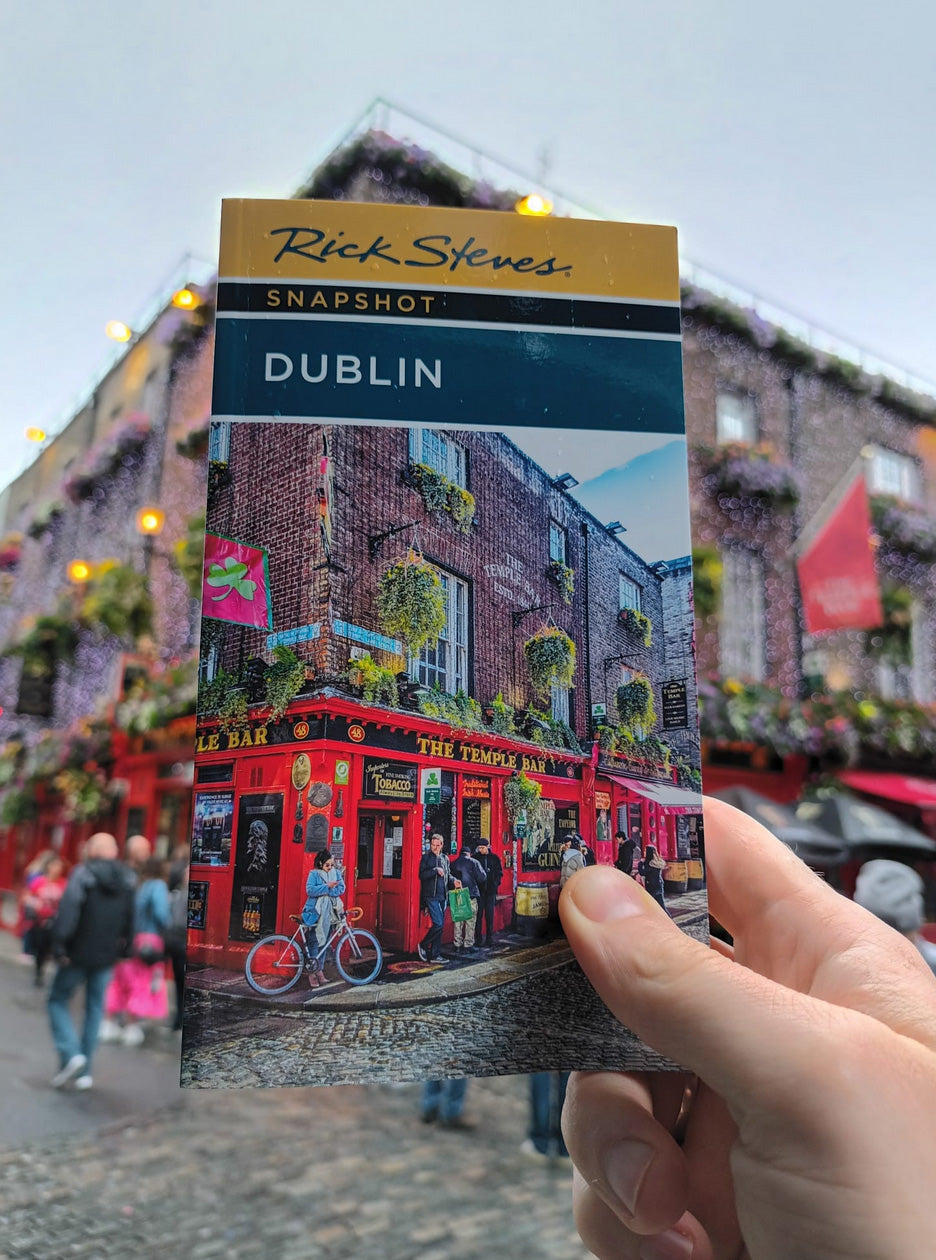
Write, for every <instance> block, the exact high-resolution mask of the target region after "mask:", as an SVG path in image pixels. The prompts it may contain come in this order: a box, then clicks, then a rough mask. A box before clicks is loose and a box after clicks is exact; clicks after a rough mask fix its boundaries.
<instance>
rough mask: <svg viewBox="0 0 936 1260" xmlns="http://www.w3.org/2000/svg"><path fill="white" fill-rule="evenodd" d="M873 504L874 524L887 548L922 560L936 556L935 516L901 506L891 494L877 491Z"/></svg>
mask: <svg viewBox="0 0 936 1260" xmlns="http://www.w3.org/2000/svg"><path fill="white" fill-rule="evenodd" d="M870 506H871V519H872V521H873V522H874V528H875V530H876V532H877V533H878V534H879V536H880V539H881V542H882V543H883V544H884V546H885V547H886V548H887V550H888V551H893V552H897V554H898V555H901V556H907V557H909V558H910V559H912V560H917V561H919V562H920V563H921V564H932V563H933V561H934V560H936V520H934V519H933V517H932V516H927V515H926V513H925V512H917V511H914V510H913V509H912V508H908V507H902V506H901V505H900V504H899V503H898V501H897V500H896V499H894V498H891V496H890V495H875V496H874V498H872V500H871V504H870Z"/></svg>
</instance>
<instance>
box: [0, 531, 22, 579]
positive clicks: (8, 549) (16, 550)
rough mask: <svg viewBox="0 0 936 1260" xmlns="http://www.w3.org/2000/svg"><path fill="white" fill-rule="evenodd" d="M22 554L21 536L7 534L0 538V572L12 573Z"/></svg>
mask: <svg viewBox="0 0 936 1260" xmlns="http://www.w3.org/2000/svg"><path fill="white" fill-rule="evenodd" d="M22 554H23V535H22V534H7V535H6V536H5V537H4V538H0V572H6V573H10V572H12V571H13V570H14V569H15V568H16V567H17V565H18V564H19V562H20V557H21V556H22Z"/></svg>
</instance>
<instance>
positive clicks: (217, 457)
mask: <svg viewBox="0 0 936 1260" xmlns="http://www.w3.org/2000/svg"><path fill="white" fill-rule="evenodd" d="M230 458H231V422H230V420H212V422H211V426H210V428H209V430H208V459H209V460H210V461H212V462H214V463H219V464H226V463H227V462H228V460H229V459H230Z"/></svg>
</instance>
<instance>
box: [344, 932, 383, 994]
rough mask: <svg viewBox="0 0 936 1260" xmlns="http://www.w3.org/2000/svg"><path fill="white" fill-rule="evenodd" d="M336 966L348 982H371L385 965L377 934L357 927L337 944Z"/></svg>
mask: <svg viewBox="0 0 936 1260" xmlns="http://www.w3.org/2000/svg"><path fill="white" fill-rule="evenodd" d="M335 966H336V967H337V968H338V971H339V973H340V974H341V976H342V977H343V978H344V979H345V980H347V982H348V984H370V982H371V981H372V980H374V979H375V978H376V977H377V975H378V974H379V972H380V968H381V967H382V966H383V950H382V949H381V948H380V942H379V941H378V940H377V937H376V936H372V935H371V933H370V932H365V931H364V929H363V928H355V929H353V930H352V931H349V932H347V933H346V934H345V935H344V936H343V937H342V938H341V940H340V941H339V942H338V944H337V945H336V946H335Z"/></svg>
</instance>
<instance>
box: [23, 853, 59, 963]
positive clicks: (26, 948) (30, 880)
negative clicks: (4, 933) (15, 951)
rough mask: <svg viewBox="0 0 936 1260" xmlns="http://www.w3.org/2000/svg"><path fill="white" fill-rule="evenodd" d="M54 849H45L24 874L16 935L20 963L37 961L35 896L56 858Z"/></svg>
mask: <svg viewBox="0 0 936 1260" xmlns="http://www.w3.org/2000/svg"><path fill="white" fill-rule="evenodd" d="M55 856H56V853H55V850H54V849H43V850H42V852H41V853H37V854H36V856H35V857H34V858H33V860H32V861H31V862H30V863H29V865H28V866H27V867H26V870H25V871H24V872H23V887H22V890H21V892H20V901H19V923H18V925H17V929H16V934H17V936H18V937H19V938H20V944H21V947H22V953H21V954H20V962H24V963H32V962H34V960H35V956H36V955H35V949H34V948H33V929H34V927H35V925H36V901H35V898H34V896H33V893H34V891H35V888H36V885H37V884H38V883H39V881H40V880H42V879H44V878H45V873H46V871H47V870H48V868H49V863H50V862H51V861H52V860H53V858H55Z"/></svg>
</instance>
